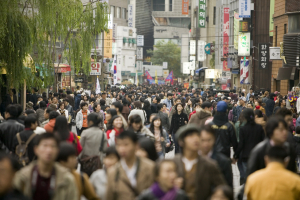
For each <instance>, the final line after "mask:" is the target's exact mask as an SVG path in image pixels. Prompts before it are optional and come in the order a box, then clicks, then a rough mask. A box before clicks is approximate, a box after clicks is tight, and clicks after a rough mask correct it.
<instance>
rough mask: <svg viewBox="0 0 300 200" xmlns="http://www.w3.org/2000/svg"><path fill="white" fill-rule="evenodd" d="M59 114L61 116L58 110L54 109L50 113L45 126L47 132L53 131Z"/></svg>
mask: <svg viewBox="0 0 300 200" xmlns="http://www.w3.org/2000/svg"><path fill="white" fill-rule="evenodd" d="M58 116H59V114H58V112H56V111H54V110H53V111H51V112H50V113H49V122H48V123H47V124H46V125H45V126H44V129H45V130H46V132H47V133H53V129H54V126H55V121H56V118H57V117H58Z"/></svg>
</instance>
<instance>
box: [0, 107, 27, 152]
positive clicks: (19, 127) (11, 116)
mask: <svg viewBox="0 0 300 200" xmlns="http://www.w3.org/2000/svg"><path fill="white" fill-rule="evenodd" d="M17 118H18V109H17V107H16V106H15V105H9V106H7V107H6V110H5V119H6V121H5V122H3V123H1V124H0V143H2V145H1V144H0V148H1V146H2V149H4V150H5V151H10V152H13V139H14V137H15V135H16V134H17V133H19V132H21V131H23V130H24V125H23V124H20V123H19V122H17Z"/></svg>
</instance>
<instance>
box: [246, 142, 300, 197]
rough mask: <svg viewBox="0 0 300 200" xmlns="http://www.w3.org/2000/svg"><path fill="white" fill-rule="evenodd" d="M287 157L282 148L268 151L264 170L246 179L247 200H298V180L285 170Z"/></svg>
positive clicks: (273, 148) (299, 191)
mask: <svg viewBox="0 0 300 200" xmlns="http://www.w3.org/2000/svg"><path fill="white" fill-rule="evenodd" d="M288 156H289V154H288V153H287V152H286V149H285V148H284V147H280V146H272V147H270V148H269V149H268V151H267V153H266V157H265V161H266V163H267V166H266V168H265V169H261V170H258V171H256V172H254V173H253V174H251V175H250V176H249V177H248V179H247V183H246V188H245V195H246V196H247V199H249V200H254V199H272V200H273V199H274V200H279V199H291V200H296V199H300V178H299V176H298V175H297V174H295V173H292V172H290V171H289V170H287V169H285V166H286V165H288V162H289V157H288ZM267 188H268V189H267Z"/></svg>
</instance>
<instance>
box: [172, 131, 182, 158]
mask: <svg viewBox="0 0 300 200" xmlns="http://www.w3.org/2000/svg"><path fill="white" fill-rule="evenodd" d="M172 137H173V141H174V144H175V154H177V153H181V149H180V146H179V144H178V141H177V140H176V139H175V134H172Z"/></svg>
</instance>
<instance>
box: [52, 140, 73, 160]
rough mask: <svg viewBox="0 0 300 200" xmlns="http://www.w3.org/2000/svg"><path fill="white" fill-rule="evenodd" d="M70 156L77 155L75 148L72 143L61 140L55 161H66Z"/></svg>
mask: <svg viewBox="0 0 300 200" xmlns="http://www.w3.org/2000/svg"><path fill="white" fill-rule="evenodd" d="M70 156H77V151H76V148H75V146H74V145H73V144H70V143H68V142H61V143H60V145H59V153H58V156H57V159H56V161H57V162H60V161H65V162H67V161H68V158H69V157H70Z"/></svg>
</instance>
